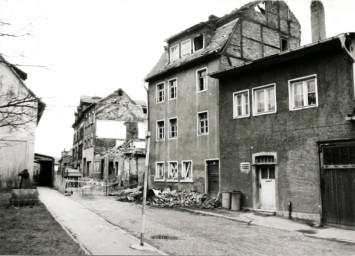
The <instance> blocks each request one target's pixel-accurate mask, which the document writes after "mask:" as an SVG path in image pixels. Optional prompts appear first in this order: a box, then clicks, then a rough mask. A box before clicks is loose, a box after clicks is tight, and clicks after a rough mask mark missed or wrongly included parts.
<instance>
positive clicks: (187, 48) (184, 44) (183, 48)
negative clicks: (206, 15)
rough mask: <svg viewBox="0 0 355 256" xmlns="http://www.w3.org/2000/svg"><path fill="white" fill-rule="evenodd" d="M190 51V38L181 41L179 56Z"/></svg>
mask: <svg viewBox="0 0 355 256" xmlns="http://www.w3.org/2000/svg"><path fill="white" fill-rule="evenodd" d="M190 53H191V39H187V40H185V41H183V42H181V57H183V56H186V55H189V54H190Z"/></svg>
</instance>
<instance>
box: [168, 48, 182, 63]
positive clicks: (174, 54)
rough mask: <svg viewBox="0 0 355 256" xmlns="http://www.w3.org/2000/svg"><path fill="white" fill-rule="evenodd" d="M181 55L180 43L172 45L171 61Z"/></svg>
mask: <svg viewBox="0 0 355 256" xmlns="http://www.w3.org/2000/svg"><path fill="white" fill-rule="evenodd" d="M179 57H180V55H179V45H178V44H177V45H174V46H172V47H170V61H174V60H177V59H179Z"/></svg>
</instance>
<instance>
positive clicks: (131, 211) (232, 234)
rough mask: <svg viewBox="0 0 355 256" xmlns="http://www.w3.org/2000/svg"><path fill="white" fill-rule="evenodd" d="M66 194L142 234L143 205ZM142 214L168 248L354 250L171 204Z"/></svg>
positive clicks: (179, 251)
mask: <svg viewBox="0 0 355 256" xmlns="http://www.w3.org/2000/svg"><path fill="white" fill-rule="evenodd" d="M70 198H71V199H72V200H74V201H76V202H78V203H79V204H80V205H82V206H83V207H84V208H86V209H89V210H91V211H93V212H95V213H97V214H98V215H100V216H101V217H103V218H104V219H106V220H107V221H109V222H110V223H112V224H114V225H117V226H118V227H120V228H122V229H124V230H126V231H127V232H128V233H131V234H133V235H134V236H136V237H138V236H139V235H140V231H141V205H138V204H134V203H125V202H118V201H116V200H115V198H114V197H105V196H91V195H79V194H74V195H72V196H71V197H70ZM146 214H147V215H146V233H145V237H146V238H147V239H148V242H149V243H150V244H151V245H153V246H155V247H157V248H159V249H160V250H162V251H163V252H166V253H168V254H175V255H355V244H350V243H342V242H337V241H331V240H324V239H317V238H311V237H307V236H305V235H303V234H302V233H300V232H294V231H284V230H278V229H274V228H268V227H262V226H256V225H248V224H246V223H240V222H236V221H231V220H227V219H222V218H217V217H213V216H203V215H198V214H194V213H190V212H184V211H178V210H172V209H162V208H152V207H148V209H147V211H146ZM265 218H267V217H265ZM154 236H155V237H158V238H160V239H154ZM164 238H168V239H164Z"/></svg>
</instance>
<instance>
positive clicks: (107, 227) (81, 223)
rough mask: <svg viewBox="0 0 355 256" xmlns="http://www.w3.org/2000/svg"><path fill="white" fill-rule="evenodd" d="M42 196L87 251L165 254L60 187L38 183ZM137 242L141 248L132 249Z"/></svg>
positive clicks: (123, 253) (90, 252)
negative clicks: (84, 206)
mask: <svg viewBox="0 0 355 256" xmlns="http://www.w3.org/2000/svg"><path fill="white" fill-rule="evenodd" d="M38 192H39V199H40V200H41V201H42V203H43V204H44V205H45V206H46V207H47V209H48V210H49V211H50V212H51V213H52V215H53V216H54V217H55V218H56V220H57V221H58V222H59V223H60V224H61V225H62V227H63V228H64V229H65V230H66V231H67V233H68V234H69V235H70V236H71V237H72V238H73V239H74V240H75V241H76V242H78V243H79V245H80V246H81V247H82V249H83V250H84V251H85V252H86V254H93V255H157V254H161V255H164V253H163V252H161V251H159V250H158V249H156V248H154V247H152V246H150V245H148V244H146V243H145V244H144V248H141V247H139V243H140V241H139V239H137V238H136V237H134V236H132V235H130V234H128V233H127V232H125V231H123V230H122V229H120V228H118V227H116V226H114V225H112V224H111V223H109V222H107V221H106V220H104V219H103V218H102V217H100V216H98V215H97V214H95V213H93V212H92V211H90V210H88V209H85V208H83V207H82V206H80V205H79V204H78V203H76V202H74V201H72V200H71V199H70V198H68V197H66V196H64V195H62V194H60V193H59V192H58V191H56V190H53V189H50V188H45V187H39V188H38ZM131 245H135V246H137V245H138V248H139V249H144V250H135V249H132V248H131V247H130V246H131Z"/></svg>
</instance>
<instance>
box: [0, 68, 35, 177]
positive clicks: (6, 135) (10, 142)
mask: <svg viewBox="0 0 355 256" xmlns="http://www.w3.org/2000/svg"><path fill="white" fill-rule="evenodd" d="M10 91H11V92H12V93H15V94H16V95H27V93H28V90H27V89H26V87H25V86H24V85H23V83H22V81H21V80H20V79H19V78H18V77H17V75H16V74H15V73H14V72H13V71H12V70H10V69H9V68H8V67H7V66H6V65H5V64H4V63H0V105H4V104H7V103H8V102H9V99H8V98H7V94H8V93H9V92H10ZM32 105H33V106H34V107H35V109H33V111H35V113H37V109H36V108H37V103H32ZM36 127H37V122H36V121H34V122H31V123H29V124H27V125H26V126H25V127H23V128H22V129H19V130H13V129H10V128H9V127H1V128H0V182H3V181H7V180H17V179H18V176H17V174H18V173H19V172H21V171H23V170H24V169H28V171H29V173H30V177H31V179H32V177H33V176H32V174H33V161H34V141H35V133H36Z"/></svg>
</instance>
